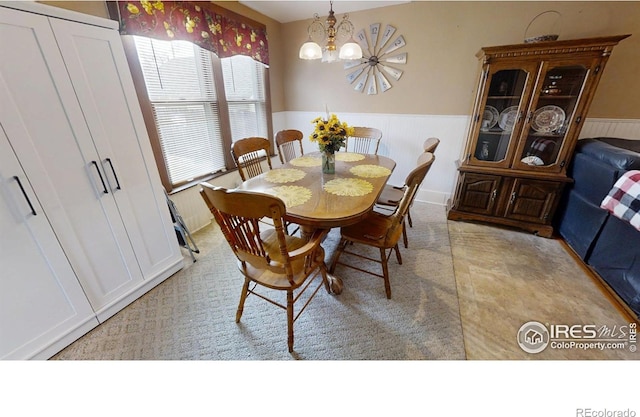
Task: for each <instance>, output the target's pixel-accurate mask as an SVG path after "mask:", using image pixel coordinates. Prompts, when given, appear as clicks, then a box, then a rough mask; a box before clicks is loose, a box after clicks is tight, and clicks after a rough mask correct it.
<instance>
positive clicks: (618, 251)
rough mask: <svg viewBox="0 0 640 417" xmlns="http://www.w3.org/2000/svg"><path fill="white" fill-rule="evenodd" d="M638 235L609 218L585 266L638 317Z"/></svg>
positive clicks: (639, 273) (623, 223)
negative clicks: (608, 286)
mask: <svg viewBox="0 0 640 417" xmlns="http://www.w3.org/2000/svg"><path fill="white" fill-rule="evenodd" d="M639 238H640V232H638V231H637V230H636V229H634V228H633V227H631V226H630V225H629V223H627V222H625V221H622V220H620V219H618V218H616V217H613V216H609V217H608V218H607V221H606V223H605V225H604V227H603V228H602V232H601V233H600V235H599V237H598V240H597V241H596V242H595V244H594V246H593V250H592V251H591V254H590V255H589V257H588V258H587V264H589V265H591V267H593V269H594V270H595V271H596V272H597V273H598V275H600V276H601V277H602V279H604V280H605V281H606V282H607V283H608V284H609V285H610V286H611V288H613V289H614V290H615V291H616V293H617V294H618V295H619V296H620V297H621V298H622V299H623V300H624V301H625V302H626V303H627V304H628V305H629V306H630V307H631V308H632V309H633V310H634V311H635V312H636V313H638V314H640V250H639V249H638V245H637V242H638V239H639Z"/></svg>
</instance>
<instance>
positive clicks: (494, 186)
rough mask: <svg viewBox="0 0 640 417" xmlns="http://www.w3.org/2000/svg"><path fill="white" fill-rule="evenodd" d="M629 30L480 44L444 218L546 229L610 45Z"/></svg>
mask: <svg viewBox="0 0 640 417" xmlns="http://www.w3.org/2000/svg"><path fill="white" fill-rule="evenodd" d="M628 36H629V35H620V36H610V37H601V38H592V39H578V40H566V41H547V42H539V43H526V44H520V45H508V46H496V47H486V48H482V49H481V50H480V51H479V52H478V54H477V55H476V56H477V57H478V59H479V62H480V75H479V80H478V84H477V90H476V96H475V101H474V105H473V112H472V114H471V122H470V125H469V128H468V135H467V142H466V145H465V148H464V153H463V155H462V157H461V159H460V161H459V164H458V180H457V185H456V190H455V193H454V196H453V199H452V201H451V202H450V207H449V211H448V218H449V219H450V220H477V221H485V222H490V223H496V224H502V225H506V226H513V227H519V228H522V229H524V230H528V231H531V232H534V233H537V234H539V235H541V236H545V237H551V236H552V234H553V226H552V220H553V215H554V212H555V209H556V206H557V204H558V201H559V199H560V196H561V194H562V190H563V188H564V186H565V184H567V183H568V182H570V181H571V179H570V178H568V177H567V176H566V168H567V165H568V163H569V162H570V160H571V157H572V154H573V151H574V148H575V145H576V141H577V139H578V136H579V134H580V129H581V127H582V122H583V120H584V119H585V118H586V115H587V112H588V110H589V105H590V103H591V100H592V99H593V96H594V93H595V91H596V87H597V85H598V82H599V80H600V77H601V76H602V73H603V71H604V67H605V64H606V62H607V60H608V59H609V56H610V54H611V52H612V50H613V48H614V46H615V45H617V44H618V43H619V42H620V41H621V40H623V39H625V38H626V37H628Z"/></svg>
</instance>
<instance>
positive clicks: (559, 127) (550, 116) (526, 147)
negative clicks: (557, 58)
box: [514, 60, 591, 172]
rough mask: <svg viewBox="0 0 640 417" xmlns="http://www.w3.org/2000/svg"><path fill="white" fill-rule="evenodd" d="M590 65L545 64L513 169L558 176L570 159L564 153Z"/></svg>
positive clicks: (578, 109)
mask: <svg viewBox="0 0 640 417" xmlns="http://www.w3.org/2000/svg"><path fill="white" fill-rule="evenodd" d="M590 67H591V62H585V63H584V64H580V63H578V64H576V62H575V60H574V61H572V63H571V64H563V63H546V64H545V65H544V66H543V69H542V71H541V74H540V77H539V79H538V82H537V84H536V88H535V90H534V93H535V94H536V95H535V96H534V97H533V99H532V103H531V106H530V108H529V110H528V114H527V120H526V125H525V126H524V131H523V134H522V139H521V140H520V143H519V146H518V150H517V155H518V156H517V157H516V159H515V161H514V167H515V168H518V169H541V170H545V171H553V172H559V171H560V170H561V169H562V167H563V166H564V165H565V161H566V159H567V156H566V155H565V154H566V152H563V149H564V148H565V147H564V144H565V142H566V140H567V137H568V136H569V135H571V134H572V133H573V132H571V129H569V127H570V126H571V125H572V123H573V122H574V121H575V119H576V117H577V115H578V114H579V111H580V110H581V109H580V108H579V106H578V103H580V98H581V95H582V93H583V90H584V86H585V81H586V80H587V76H588V75H589V72H590Z"/></svg>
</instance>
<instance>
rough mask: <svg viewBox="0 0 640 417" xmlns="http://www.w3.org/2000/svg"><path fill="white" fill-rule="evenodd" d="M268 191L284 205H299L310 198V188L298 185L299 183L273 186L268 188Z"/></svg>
mask: <svg viewBox="0 0 640 417" xmlns="http://www.w3.org/2000/svg"><path fill="white" fill-rule="evenodd" d="M269 193H270V194H273V195H275V196H276V197H278V198H280V199H281V200H282V201H284V205H285V206H286V207H295V206H299V205H301V204H304V203H306V202H307V201H308V200H309V199H310V198H311V190H310V189H308V188H306V187H300V186H299V185H282V186H280V187H273V188H271V189H270V190H269Z"/></svg>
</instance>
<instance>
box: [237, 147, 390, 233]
mask: <svg viewBox="0 0 640 417" xmlns="http://www.w3.org/2000/svg"><path fill="white" fill-rule="evenodd" d="M321 156H322V155H321V153H320V152H314V153H310V154H305V155H304V156H303V157H301V158H296V159H294V160H292V161H290V162H288V163H286V164H284V165H282V166H280V167H277V168H274V169H273V170H271V171H267V172H265V173H263V174H261V175H259V176H257V177H254V178H251V179H249V180H247V181H245V182H244V183H242V184H241V185H240V186H239V187H238V189H241V190H249V191H258V192H263V193H267V194H272V195H276V196H278V197H280V198H282V199H283V201H284V202H285V204H286V205H287V216H286V217H287V220H289V221H291V222H294V223H297V224H300V225H303V226H310V227H314V228H332V227H341V226H348V225H350V224H353V223H356V222H358V221H359V220H361V219H362V218H363V217H364V216H366V215H367V213H368V212H369V211H371V210H372V208H373V206H374V204H375V203H376V200H377V199H378V196H379V195H380V192H381V191H382V189H383V188H384V185H385V184H386V182H387V180H388V178H389V176H390V175H391V173H392V172H393V170H394V168H395V166H396V163H395V162H394V161H393V160H392V159H390V158H387V157H384V156H379V155H365V154H355V153H347V152H338V153H336V169H335V174H323V173H322V167H321V163H320V161H321Z"/></svg>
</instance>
